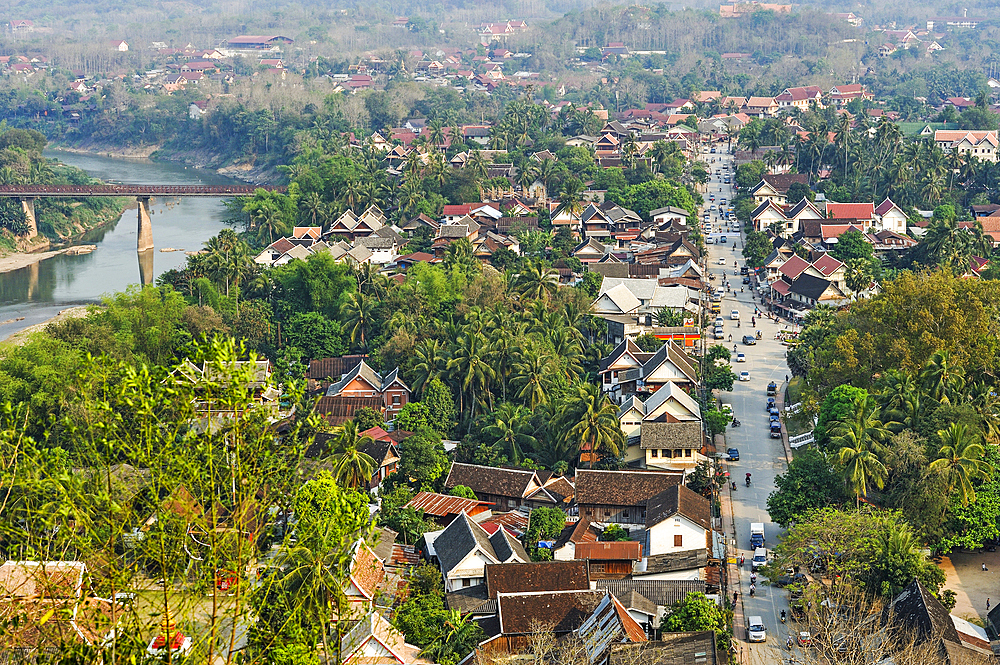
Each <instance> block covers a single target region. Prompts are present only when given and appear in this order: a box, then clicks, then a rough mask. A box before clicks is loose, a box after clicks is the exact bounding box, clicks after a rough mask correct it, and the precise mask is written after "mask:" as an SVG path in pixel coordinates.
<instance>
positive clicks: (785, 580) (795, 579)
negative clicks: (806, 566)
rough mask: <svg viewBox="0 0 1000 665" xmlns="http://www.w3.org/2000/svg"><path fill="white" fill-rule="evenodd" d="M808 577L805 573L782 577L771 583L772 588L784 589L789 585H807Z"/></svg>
mask: <svg viewBox="0 0 1000 665" xmlns="http://www.w3.org/2000/svg"><path fill="white" fill-rule="evenodd" d="M806 579H807V578H806V576H805V575H804V574H803V573H794V574H792V575H782V576H781V577H779V578H778V579H776V580H774V581H773V582H771V586H774V587H778V588H779V589H783V588H785V587H786V586H788V585H789V584H805V582H806Z"/></svg>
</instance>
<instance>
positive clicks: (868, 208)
mask: <svg viewBox="0 0 1000 665" xmlns="http://www.w3.org/2000/svg"><path fill="white" fill-rule="evenodd" d="M826 216H827V218H828V219H874V218H875V204H874V203H836V202H834V201H827V204H826Z"/></svg>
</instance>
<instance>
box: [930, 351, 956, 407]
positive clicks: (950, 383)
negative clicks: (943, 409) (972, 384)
mask: <svg viewBox="0 0 1000 665" xmlns="http://www.w3.org/2000/svg"><path fill="white" fill-rule="evenodd" d="M920 382H921V384H922V385H923V387H924V389H925V390H926V391H927V395H928V396H929V397H930V398H931V399H933V400H936V401H937V402H939V403H941V404H951V403H952V401H953V399H954V398H955V397H956V396H958V395H959V393H960V391H961V390H962V387H963V386H964V385H965V373H964V371H963V370H962V368H961V366H959V365H955V364H953V363H952V362H951V353H949V352H948V351H947V350H943V351H935V352H934V353H933V354H932V355H931V357H930V359H929V360H928V361H927V365H925V366H924V368H923V369H922V370H921V371H920Z"/></svg>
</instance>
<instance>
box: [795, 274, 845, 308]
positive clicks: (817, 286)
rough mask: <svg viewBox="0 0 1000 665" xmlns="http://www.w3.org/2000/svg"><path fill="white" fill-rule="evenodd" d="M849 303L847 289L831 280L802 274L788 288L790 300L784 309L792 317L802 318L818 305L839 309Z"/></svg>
mask: <svg viewBox="0 0 1000 665" xmlns="http://www.w3.org/2000/svg"><path fill="white" fill-rule="evenodd" d="M849 301H850V298H849V297H848V296H847V293H846V292H845V289H842V288H840V287H838V286H837V285H836V284H834V283H833V282H832V281H831V280H828V279H823V278H821V277H816V276H814V275H808V274H802V275H799V276H798V278H797V279H796V280H795V281H794V282H792V284H791V286H789V287H788V300H787V301H786V302H785V303H784V307H783V308H784V309H787V310H788V311H789V314H791V315H792V316H794V317H797V318H801V317H803V316H805V313H806V312H808V311H809V310H811V309H812V308H813V307H815V306H816V305H831V306H833V307H839V306H841V305H845V304H847V303H848V302H849Z"/></svg>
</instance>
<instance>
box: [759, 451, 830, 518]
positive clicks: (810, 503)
mask: <svg viewBox="0 0 1000 665" xmlns="http://www.w3.org/2000/svg"><path fill="white" fill-rule="evenodd" d="M774 485H775V487H776V488H777V489H775V490H774V491H773V492H771V494H770V495H768V497H767V513H768V515H770V516H771V521H772V522H775V523H776V524H780V525H781V526H783V527H787V526H788V525H789V524H791V523H792V522H795V521H798V520H800V519H802V517H804V516H805V515H807V514H809V512H811V511H813V510H816V509H818V508H825V507H827V506H832V505H834V506H835V505H839V504H841V503H842V502H843V501H844V500H846V499H847V495H846V494H845V492H844V484H843V483H842V482H840V480H839V479H838V476H837V473H836V470H835V469H834V467H833V465H832V464H831V463H830V462H829V461H828V460H827V458H826V456H825V455H824V454H823V453H822V452H821V451H819V450H811V449H808V450H805V451H802V452H800V453H798V454H796V456H795V458H794V459H793V460H792V462H791V463H790V464H789V465H788V470H787V471H786V472H785V473H783V474H779V475H778V476H776V477H775V479H774Z"/></svg>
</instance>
